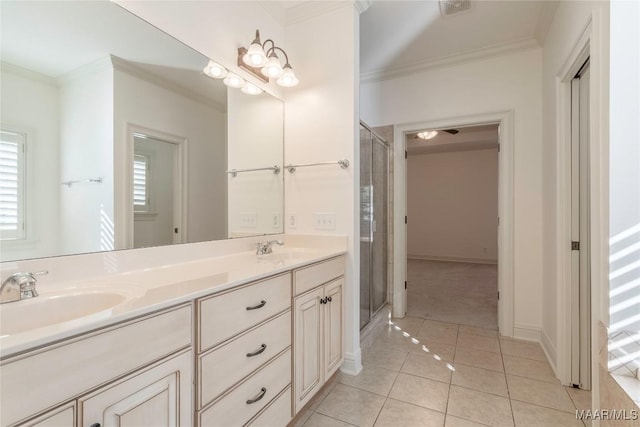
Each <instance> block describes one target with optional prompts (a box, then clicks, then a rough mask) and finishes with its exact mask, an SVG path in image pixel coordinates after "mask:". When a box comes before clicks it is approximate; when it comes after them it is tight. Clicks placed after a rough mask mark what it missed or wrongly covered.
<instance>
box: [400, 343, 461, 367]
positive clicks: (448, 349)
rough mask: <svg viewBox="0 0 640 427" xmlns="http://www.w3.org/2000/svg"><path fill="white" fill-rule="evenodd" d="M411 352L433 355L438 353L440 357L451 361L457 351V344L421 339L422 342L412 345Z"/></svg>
mask: <svg viewBox="0 0 640 427" xmlns="http://www.w3.org/2000/svg"><path fill="white" fill-rule="evenodd" d="M409 352H410V353H413V354H428V355H431V356H433V355H437V356H438V357H440V359H442V360H446V361H447V362H451V361H453V356H454V354H455V352H456V346H455V345H449V344H442V343H439V342H428V341H426V340H422V339H421V340H420V344H419V345H417V346H412V347H410V350H409Z"/></svg>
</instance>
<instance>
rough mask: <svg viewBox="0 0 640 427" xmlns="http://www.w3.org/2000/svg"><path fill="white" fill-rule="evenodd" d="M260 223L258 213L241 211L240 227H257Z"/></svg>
mask: <svg viewBox="0 0 640 427" xmlns="http://www.w3.org/2000/svg"><path fill="white" fill-rule="evenodd" d="M257 225H258V214H257V213H255V212H241V213H240V227H242V228H256V226H257Z"/></svg>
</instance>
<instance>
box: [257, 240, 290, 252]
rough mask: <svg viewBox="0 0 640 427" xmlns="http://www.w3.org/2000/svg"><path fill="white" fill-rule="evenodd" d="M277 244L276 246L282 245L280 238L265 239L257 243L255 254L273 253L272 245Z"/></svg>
mask: <svg viewBox="0 0 640 427" xmlns="http://www.w3.org/2000/svg"><path fill="white" fill-rule="evenodd" d="M274 244H277V245H278V246H282V245H284V242H283V241H282V240H267V242H266V243H258V244H257V246H256V255H267V254H272V253H273V248H272V246H273V245H274Z"/></svg>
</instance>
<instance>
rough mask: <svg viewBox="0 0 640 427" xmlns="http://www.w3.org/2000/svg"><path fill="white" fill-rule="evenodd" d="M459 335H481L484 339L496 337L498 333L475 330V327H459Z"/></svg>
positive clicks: (489, 330)
mask: <svg viewBox="0 0 640 427" xmlns="http://www.w3.org/2000/svg"><path fill="white" fill-rule="evenodd" d="M458 332H459V333H461V334H472V335H482V336H485V337H497V336H498V331H497V330H495V329H487V328H476V327H475V326H466V325H460V329H459V330H458Z"/></svg>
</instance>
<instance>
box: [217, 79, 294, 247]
mask: <svg viewBox="0 0 640 427" xmlns="http://www.w3.org/2000/svg"><path fill="white" fill-rule="evenodd" d="M227 111H228V114H227V152H228V162H227V169H254V168H256V169H257V168H264V167H271V166H276V165H277V166H279V167H280V172H279V173H278V174H275V173H273V172H272V171H256V172H245V173H239V174H237V175H236V176H235V177H233V176H231V175H228V176H227V179H228V192H227V194H228V212H229V214H228V229H229V237H238V236H242V235H247V234H273V233H278V232H280V230H282V216H283V210H284V200H283V196H284V181H283V176H284V173H285V171H284V169H283V168H282V162H283V158H284V153H283V141H284V126H283V122H284V104H283V103H282V101H280V100H279V99H277V98H274V97H272V96H270V95H269V94H266V93H263V94H261V95H247V94H245V93H243V92H241V91H239V90H229V91H227ZM253 213H255V218H253V219H255V220H256V221H255V223H254V222H253V220H251V221H246V219H247V217H246V215H247V214H251V215H252V214H253ZM241 215H244V217H243V218H241ZM242 219H244V220H245V221H242Z"/></svg>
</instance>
